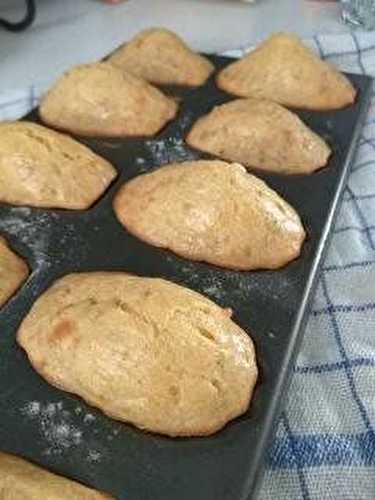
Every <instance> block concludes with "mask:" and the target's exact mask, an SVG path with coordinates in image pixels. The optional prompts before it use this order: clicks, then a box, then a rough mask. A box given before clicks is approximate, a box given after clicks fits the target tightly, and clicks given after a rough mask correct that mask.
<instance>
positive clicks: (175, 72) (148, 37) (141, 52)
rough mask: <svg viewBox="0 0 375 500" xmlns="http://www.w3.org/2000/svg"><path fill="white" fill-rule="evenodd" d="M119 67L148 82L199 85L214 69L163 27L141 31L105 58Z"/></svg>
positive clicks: (203, 58)
mask: <svg viewBox="0 0 375 500" xmlns="http://www.w3.org/2000/svg"><path fill="white" fill-rule="evenodd" d="M108 60H109V62H111V63H112V64H115V65H116V66H118V67H120V68H121V69H123V70H125V71H128V72H129V73H133V74H134V75H136V76H138V77H140V78H143V79H144V80H147V81H149V82H151V83H155V84H161V85H163V84H166V85H185V86H189V87H195V86H198V85H202V84H203V83H204V82H205V81H206V80H207V78H208V77H209V76H210V74H211V73H212V72H213V70H214V66H213V64H212V63H211V62H210V61H209V60H208V59H207V58H205V57H202V56H201V55H199V54H196V53H195V52H193V51H192V50H191V49H190V48H189V47H188V46H187V45H186V44H185V42H184V41H183V40H181V38H180V37H179V36H178V35H176V34H175V33H173V32H172V31H169V30H167V29H165V28H150V29H147V30H144V31H142V32H141V33H139V34H138V35H137V36H136V37H134V38H133V39H132V40H130V42H128V43H126V44H124V45H122V46H121V47H120V48H119V49H117V50H116V51H115V52H114V54H113V55H112V56H111V57H110V58H109V59H108Z"/></svg>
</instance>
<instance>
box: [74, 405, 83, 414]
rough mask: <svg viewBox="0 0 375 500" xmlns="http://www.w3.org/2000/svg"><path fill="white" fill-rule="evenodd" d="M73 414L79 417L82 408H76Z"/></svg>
mask: <svg viewBox="0 0 375 500" xmlns="http://www.w3.org/2000/svg"><path fill="white" fill-rule="evenodd" d="M74 413H75V414H76V415H80V414H81V413H82V408H81V407H80V406H76V407H75V410H74Z"/></svg>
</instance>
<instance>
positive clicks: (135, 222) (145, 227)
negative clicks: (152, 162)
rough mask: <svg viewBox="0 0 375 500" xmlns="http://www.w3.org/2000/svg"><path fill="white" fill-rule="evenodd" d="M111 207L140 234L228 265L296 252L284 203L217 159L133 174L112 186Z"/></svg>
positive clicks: (281, 259)
mask: <svg viewBox="0 0 375 500" xmlns="http://www.w3.org/2000/svg"><path fill="white" fill-rule="evenodd" d="M114 210H115V213H116V215H117V217H118V219H119V221H120V222H121V223H122V224H123V225H124V226H125V227H126V228H127V229H128V231H130V232H131V233H133V234H134V235H136V236H138V237H139V238H140V239H142V240H144V241H146V242H148V243H150V244H152V245H155V246H157V247H162V248H168V249H170V250H172V251H173V252H175V253H176V254H178V255H181V256H182V257H186V258H188V259H191V260H198V261H205V262H208V263H210V264H216V265H218V266H222V267H226V268H230V269H238V270H250V269H273V268H278V267H281V266H283V265H285V264H286V263H288V262H289V261H291V260H293V259H295V258H296V257H298V256H299V254H300V251H301V246H302V243H303V241H304V239H305V231H304V229H303V226H302V224H301V221H300V218H299V217H298V215H297V213H296V212H295V211H294V210H293V208H292V207H291V206H290V205H288V203H286V202H285V201H284V200H283V199H282V198H280V196H278V194H277V193H275V191H273V190H272V189H270V188H269V187H268V186H267V185H266V184H265V183H264V182H263V181H261V180H260V179H258V178H257V177H255V176H253V175H250V174H248V173H247V172H246V170H245V169H244V167H242V166H241V165H239V164H235V163H232V164H228V163H225V162H223V161H192V162H184V163H179V164H177V163H175V164H171V165H167V166H164V167H162V168H160V169H158V170H156V171H154V172H152V173H150V174H146V175H141V176H139V177H136V178H135V179H132V180H131V181H130V182H128V183H126V184H124V185H123V186H122V188H121V189H120V190H119V192H118V193H117V195H116V197H115V200H114Z"/></svg>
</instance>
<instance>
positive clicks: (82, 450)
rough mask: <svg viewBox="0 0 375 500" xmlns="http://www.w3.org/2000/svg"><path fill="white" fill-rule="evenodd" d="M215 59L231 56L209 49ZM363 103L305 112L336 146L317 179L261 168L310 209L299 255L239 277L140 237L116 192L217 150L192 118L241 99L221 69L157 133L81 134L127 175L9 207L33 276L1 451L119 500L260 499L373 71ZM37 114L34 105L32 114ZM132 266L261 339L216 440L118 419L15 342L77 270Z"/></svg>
mask: <svg viewBox="0 0 375 500" xmlns="http://www.w3.org/2000/svg"><path fill="white" fill-rule="evenodd" d="M211 59H212V61H213V62H214V63H215V65H216V67H217V68H220V67H223V66H225V65H226V64H228V63H229V62H231V60H230V59H229V58H223V57H211ZM348 77H349V78H350V80H351V81H352V82H353V84H354V85H355V87H356V88H357V89H358V98H357V101H356V103H355V104H354V105H353V106H351V107H348V108H346V109H343V110H339V111H334V112H327V113H320V112H313V113H312V112H306V111H303V112H298V114H299V115H300V116H301V117H302V119H303V120H304V121H305V122H306V123H307V124H308V125H309V126H310V127H311V128H312V129H313V130H314V131H316V132H317V133H318V134H320V135H321V136H323V137H324V138H325V139H326V140H327V141H328V142H329V144H330V146H331V147H332V149H333V155H332V157H331V159H330V162H329V165H328V167H327V168H324V169H322V170H320V171H318V172H316V173H314V174H312V175H303V176H302V175H301V176H293V177H287V176H280V175H274V174H265V173H259V172H258V174H259V176H260V177H261V178H263V179H264V180H265V181H266V182H268V183H269V184H270V186H271V187H272V188H274V189H275V190H276V191H277V192H278V193H279V194H280V195H281V196H283V197H284V198H285V199H286V200H287V201H288V202H290V203H291V204H292V205H293V206H294V207H295V208H296V210H297V211H298V212H299V214H300V215H301V217H302V220H303V222H304V225H305V227H306V229H307V233H308V239H307V241H306V243H305V245H304V247H303V251H302V255H301V256H300V258H299V259H297V260H295V261H294V262H292V263H291V264H289V265H288V266H286V267H285V268H283V269H280V270H277V271H260V272H235V271H227V270H225V269H220V268H216V267H214V266H210V265H206V264H203V263H196V262H190V261H188V260H185V259H182V258H179V257H177V256H175V255H174V254H172V253H171V252H168V251H165V250H160V249H157V248H153V247H152V246H149V245H147V244H146V243H143V242H141V241H139V240H137V239H136V238H135V237H133V236H131V235H130V234H129V233H127V231H126V230H125V229H124V228H123V227H122V226H121V225H120V224H119V222H117V220H116V218H115V216H114V213H113V211H112V199H113V195H114V193H116V191H117V190H118V188H119V186H120V185H121V184H122V183H123V182H124V181H126V180H128V179H131V178H132V177H134V176H136V175H138V174H141V173H144V172H148V171H150V170H152V169H154V168H157V167H158V166H160V165H163V164H165V163H168V162H170V161H182V160H187V159H196V158H207V157H209V155H206V154H201V153H198V152H196V151H193V150H192V149H190V148H189V147H188V146H187V145H186V144H184V141H183V138H184V136H185V134H186V132H187V131H188V130H189V128H190V126H191V125H192V123H193V122H194V121H195V120H196V119H197V118H198V117H199V116H201V115H202V114H204V113H206V112H207V111H208V110H209V109H211V107H212V106H214V105H216V104H220V103H223V102H225V101H228V100H230V99H231V97H230V96H228V95H227V94H225V93H223V92H221V91H220V90H218V89H217V88H216V86H215V84H214V78H211V79H210V80H209V81H208V82H207V84H206V85H204V86H203V87H201V88H198V89H194V90H191V89H179V90H177V89H173V88H169V89H168V91H169V92H170V93H172V94H174V95H175V96H176V97H177V98H178V99H179V101H180V112H179V115H178V117H177V119H176V120H175V121H174V122H172V123H171V124H170V125H168V126H167V128H166V129H165V130H164V131H162V133H160V134H159V135H158V136H157V137H156V138H153V139H147V140H142V139H135V140H130V139H127V140H108V139H105V140H101V139H79V138H78V140H81V141H82V142H84V143H85V144H87V145H89V146H90V147H91V148H92V149H93V150H94V151H96V152H97V153H99V154H100V155H102V156H103V157H105V158H107V159H108V160H109V161H111V162H112V163H113V165H114V166H115V167H116V169H117V170H118V174H119V175H118V178H117V179H116V180H115V182H114V183H113V184H112V185H111V187H110V188H109V190H108V191H107V192H106V193H105V194H104V196H103V197H102V198H101V199H100V200H99V201H98V202H97V203H96V204H95V205H94V206H93V207H92V208H91V209H89V210H86V211H64V210H41V209H29V208H14V207H10V206H6V205H0V233H3V234H4V235H5V236H7V237H8V239H9V240H10V243H11V245H12V246H13V248H14V249H15V250H17V251H18V252H19V253H20V254H21V255H22V256H24V257H25V258H26V259H27V261H28V263H29V265H30V267H31V270H32V271H31V274H30V276H29V279H28V281H27V283H26V284H25V285H24V286H23V287H22V288H21V289H20V290H19V292H18V293H17V294H16V295H15V296H14V297H13V299H12V300H10V301H9V302H8V304H7V305H6V306H5V307H4V308H3V309H2V310H1V311H0V332H1V333H0V449H1V450H3V451H8V452H11V453H15V454H19V455H22V456H24V457H26V458H28V459H30V460H32V461H34V462H36V463H38V464H41V465H42V466H45V467H47V468H49V469H51V470H53V471H55V472H57V473H59V474H62V475H64V476H67V477H70V478H72V479H76V480H78V481H81V482H83V483H86V484H87V485H90V486H92V487H95V488H98V489H100V490H104V491H108V492H111V493H112V494H114V496H115V497H116V498H117V499H119V500H121V499H123V500H245V499H247V498H251V499H253V498H255V496H256V492H257V490H258V488H259V485H260V483H261V481H260V480H261V477H262V473H263V471H264V459H265V455H266V452H267V451H268V450H269V449H270V446H271V442H272V436H273V434H274V431H275V429H276V426H277V422H278V417H279V414H280V412H281V410H282V406H283V403H284V400H285V393H286V390H287V387H288V381H289V378H290V373H291V368H292V365H293V362H294V359H295V356H296V354H297V352H298V347H299V345H300V341H301V337H302V335H303V331H304V325H305V320H306V317H307V314H308V310H309V302H310V299H311V298H312V296H313V292H314V285H315V282H316V277H317V274H318V270H319V265H320V263H321V261H322V259H323V257H324V254H325V250H326V248H327V245H328V242H329V234H330V231H331V228H332V225H333V222H334V220H335V215H336V213H337V209H338V206H339V202H340V197H341V195H342V192H343V189H344V187H345V182H346V178H347V175H348V172H349V171H350V167H351V165H352V162H353V158H354V155H355V151H356V147H357V143H358V139H359V136H360V131H361V127H362V125H363V122H364V118H365V116H366V111H367V108H368V106H369V98H370V89H371V80H370V79H369V78H368V77H365V76H358V75H348ZM27 118H28V119H30V120H34V121H38V118H37V113H36V112H33V113H31V114H30V115H29V116H28V117H27ZM89 270H92V271H93V270H123V271H129V272H132V273H136V274H139V275H144V276H158V277H163V278H166V279H168V280H171V281H174V282H176V283H179V284H181V285H185V286H187V287H190V288H192V289H194V290H197V291H199V292H201V293H203V294H205V295H207V296H208V297H210V298H212V299H213V300H214V301H216V302H218V303H219V304H221V305H222V306H225V307H231V308H232V309H233V311H234V319H235V321H237V322H238V323H239V324H240V325H241V326H242V327H243V328H244V329H245V330H246V331H247V332H249V333H251V336H252V338H253V340H254V342H255V344H256V350H257V357H258V361H259V366H260V378H259V383H258V386H257V389H256V392H255V395H254V398H253V402H252V404H251V407H250V409H249V411H248V412H247V413H246V414H245V415H243V416H242V417H241V418H238V419H236V420H234V421H233V422H231V423H229V424H228V425H227V426H226V427H225V428H224V429H223V430H222V431H220V432H218V433H217V434H215V435H213V436H211V437H205V438H193V439H171V438H166V437H162V436H159V435H153V434H148V433H146V432H141V431H139V430H137V429H135V428H134V427H132V426H131V425H127V424H123V423H120V422H116V421H114V420H111V419H110V418H108V417H106V416H104V415H103V414H102V413H100V412H99V411H96V410H95V409H93V408H91V407H90V406H88V405H86V404H85V403H84V402H83V401H82V400H81V399H79V398H77V397H75V396H73V395H70V394H67V393H64V392H62V391H60V390H57V389H55V388H53V387H51V386H50V385H49V384H48V383H47V382H45V381H44V380H43V379H42V378H41V377H39V376H38V375H37V374H36V373H35V372H34V371H33V369H32V368H31V366H30V364H29V363H28V361H27V358H26V355H25V353H24V352H23V351H22V350H21V349H20V348H19V347H18V346H17V344H16V341H15V338H16V331H17V328H18V325H19V323H20V321H21V320H22V318H23V317H24V315H25V314H26V313H27V311H28V310H29V308H30V306H31V305H32V303H33V302H34V301H35V299H36V298H37V297H38V296H39V295H40V294H41V293H42V292H43V291H44V290H45V289H46V288H47V287H49V285H50V284H51V283H52V282H53V281H54V280H55V279H56V278H57V277H59V276H62V275H64V274H66V273H70V272H74V271H89Z"/></svg>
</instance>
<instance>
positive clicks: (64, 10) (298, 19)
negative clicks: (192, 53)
mask: <svg viewBox="0 0 375 500" xmlns="http://www.w3.org/2000/svg"><path fill="white" fill-rule="evenodd" d="M35 3H36V17H35V20H34V22H33V24H32V26H31V27H30V28H28V29H27V30H25V31H21V32H19V33H12V32H8V31H6V30H5V29H1V28H0V65H1V66H0V67H1V79H0V91H1V90H4V89H9V88H14V85H15V84H17V82H18V83H19V85H20V86H22V85H24V84H28V83H29V82H38V81H39V80H40V79H41V78H42V79H43V80H46V79H48V80H50V79H53V78H55V77H56V76H57V75H59V74H60V73H61V72H62V71H64V70H65V69H67V68H68V67H70V66H71V65H73V64H77V63H79V62H85V61H90V60H95V59H98V58H99V57H102V56H104V55H105V54H107V53H108V52H109V51H110V50H112V49H113V48H115V47H116V46H118V45H119V44H120V43H122V42H123V41H124V40H126V39H128V38H130V37H131V36H133V35H134V34H135V33H136V32H138V31H139V30H141V29H142V28H145V27H149V26H166V27H168V28H171V29H172V30H175V31H177V32H178V33H179V34H180V35H181V36H182V37H183V38H184V39H185V40H186V41H187V42H188V43H190V44H191V46H192V47H193V48H195V49H199V50H201V51H207V52H218V51H219V52H220V51H223V50H228V49H232V48H239V47H244V46H247V45H249V44H253V43H256V42H257V41H259V40H261V39H262V38H264V37H265V36H266V35H267V34H268V33H270V32H272V31H277V30H288V31H294V32H296V33H298V34H300V35H302V36H311V35H313V34H314V33H315V32H316V31H317V30H319V31H321V32H325V33H338V32H342V31H347V30H348V28H347V27H346V26H345V24H344V23H343V22H342V20H341V17H340V6H339V3H338V2H326V1H319V0H316V1H311V0H257V1H256V2H255V3H252V2H251V3H244V2H241V1H239V0H152V1H150V0H127V1H124V2H121V3H119V4H117V5H110V4H109V3H106V2H103V1H100V0H64V1H58V0H36V1H35ZM24 15H25V1H24V0H0V17H2V18H4V19H7V20H11V21H18V20H20V19H21V18H22V17H23V16H24Z"/></svg>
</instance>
